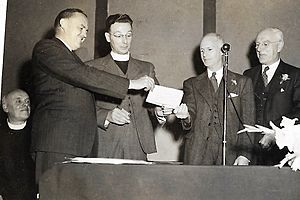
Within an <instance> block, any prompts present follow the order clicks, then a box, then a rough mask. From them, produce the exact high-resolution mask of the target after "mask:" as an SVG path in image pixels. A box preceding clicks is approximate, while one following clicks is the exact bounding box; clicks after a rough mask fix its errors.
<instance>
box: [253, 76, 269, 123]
mask: <svg viewBox="0 0 300 200" xmlns="http://www.w3.org/2000/svg"><path fill="white" fill-rule="evenodd" d="M269 85H270V84H268V85H267V87H265V85H264V81H263V78H262V76H260V77H259V78H258V80H257V83H256V84H255V86H254V87H255V88H254V91H255V107H256V123H257V124H259V125H262V126H267V127H268V126H269V122H268V121H267V119H266V114H265V108H266V106H265V104H266V101H267V99H268V93H269Z"/></svg>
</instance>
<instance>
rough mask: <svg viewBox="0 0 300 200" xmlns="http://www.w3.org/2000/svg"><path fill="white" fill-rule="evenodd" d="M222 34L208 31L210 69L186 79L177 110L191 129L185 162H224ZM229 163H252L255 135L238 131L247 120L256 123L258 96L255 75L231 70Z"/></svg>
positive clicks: (203, 48)
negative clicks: (254, 84) (255, 91)
mask: <svg viewBox="0 0 300 200" xmlns="http://www.w3.org/2000/svg"><path fill="white" fill-rule="evenodd" d="M223 44H224V43H223V40H222V38H221V37H220V36H219V35H218V34H215V33H210V34H207V35H205V36H204V37H203V39H202V41H201V44H200V52H201V58H202V61H203V63H204V65H205V66H206V67H207V71H206V72H204V73H203V74H201V75H199V76H197V77H193V78H189V79H188V80H186V81H184V83H183V90H184V97H183V104H181V105H180V106H179V108H177V109H176V110H175V111H174V113H175V115H176V117H177V118H180V119H181V122H182V125H183V128H184V129H185V130H187V131H189V132H188V133H187V135H186V138H185V152H184V164H191V165H221V164H222V163H223V162H222V160H223V156H222V154H223V150H222V149H223V147H222V141H223V103H224V79H223V64H222V55H223V53H222V51H221V48H222V46H223ZM226 97H227V126H226V127H227V131H226V151H225V153H226V154H225V155H226V165H233V164H234V165H248V164H249V162H250V161H251V154H252V149H253V144H252V142H253V141H252V140H251V139H252V136H251V135H250V134H249V135H248V134H247V133H246V134H239V135H238V134H237V132H238V131H239V130H240V129H242V127H243V124H244V123H245V124H252V125H253V124H254V118H255V111H254V109H253V108H254V96H253V89H252V83H251V79H250V78H247V77H245V76H242V75H239V74H237V73H234V72H231V71H228V82H227V94H226Z"/></svg>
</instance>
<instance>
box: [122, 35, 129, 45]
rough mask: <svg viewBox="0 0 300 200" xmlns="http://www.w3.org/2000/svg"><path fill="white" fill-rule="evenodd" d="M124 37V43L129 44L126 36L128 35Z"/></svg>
mask: <svg viewBox="0 0 300 200" xmlns="http://www.w3.org/2000/svg"><path fill="white" fill-rule="evenodd" d="M122 38H123V43H124V44H127V43H128V39H127V37H126V36H123V37H122Z"/></svg>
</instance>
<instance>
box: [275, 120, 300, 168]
mask: <svg viewBox="0 0 300 200" xmlns="http://www.w3.org/2000/svg"><path fill="white" fill-rule="evenodd" d="M297 120H298V119H297V118H295V119H289V118H287V117H284V116H283V117H282V121H281V123H280V126H281V127H283V128H279V127H277V126H275V125H274V124H273V123H272V122H270V125H271V127H272V129H273V130H274V134H275V141H276V144H277V146H278V147H279V149H282V148H283V147H285V146H286V147H287V148H288V150H289V153H287V154H286V155H285V158H284V159H283V160H281V161H280V163H279V164H278V165H276V166H277V167H279V168H281V167H283V166H284V164H285V163H288V165H290V166H291V168H292V170H294V171H297V170H300V124H299V125H295V122H296V121H297Z"/></svg>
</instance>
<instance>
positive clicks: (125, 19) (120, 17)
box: [105, 13, 133, 32]
mask: <svg viewBox="0 0 300 200" xmlns="http://www.w3.org/2000/svg"><path fill="white" fill-rule="evenodd" d="M116 22H118V23H129V24H130V26H131V27H132V24H133V21H132V19H131V18H130V17H129V15H127V14H120V13H118V14H114V15H110V16H109V17H107V18H106V21H105V31H106V32H109V30H110V27H111V25H112V24H114V23H116Z"/></svg>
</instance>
